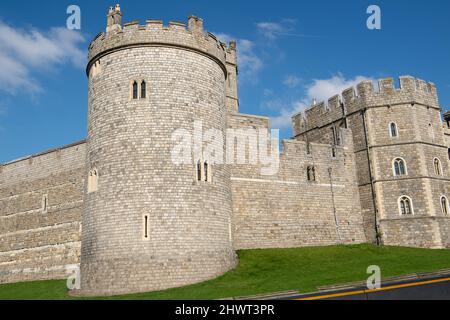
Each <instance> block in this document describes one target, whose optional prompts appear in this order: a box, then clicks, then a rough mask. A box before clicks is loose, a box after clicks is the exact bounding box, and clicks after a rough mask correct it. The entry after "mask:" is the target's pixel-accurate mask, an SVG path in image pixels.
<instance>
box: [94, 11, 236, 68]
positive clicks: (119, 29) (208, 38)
mask: <svg viewBox="0 0 450 320" xmlns="http://www.w3.org/2000/svg"><path fill="white" fill-rule="evenodd" d="M110 10H111V9H110ZM119 10H120V8H119ZM112 14H114V10H113V11H112V13H111V12H110V13H109V15H108V27H107V31H106V33H100V34H99V35H97V36H96V38H95V39H94V40H93V41H92V43H91V44H90V46H89V54H88V61H89V63H88V66H87V73H88V74H89V69H90V67H91V65H92V64H93V63H94V62H95V61H96V60H98V59H99V58H101V57H102V56H103V55H105V54H107V53H109V52H111V51H117V50H123V49H126V48H130V47H138V46H171V47H180V48H182V49H185V50H193V51H198V52H199V53H202V54H205V55H207V56H209V57H211V58H212V59H214V60H216V61H217V62H218V63H219V64H220V65H221V66H222V68H223V69H224V72H225V73H226V63H227V62H228V63H235V62H236V42H231V43H230V44H229V45H228V46H227V45H226V44H224V43H222V42H220V41H219V40H218V39H217V37H216V36H215V35H214V34H212V33H210V32H207V31H206V30H205V29H204V25H203V20H202V19H201V18H198V17H195V16H190V17H189V19H188V23H187V24H185V23H181V22H176V21H170V22H169V24H168V25H164V23H163V21H161V20H147V21H146V23H145V25H140V23H139V21H132V22H128V23H125V24H124V25H123V26H122V25H121V24H117V23H115V22H114V21H113V20H114V19H113V18H112V16H111V15H112ZM110 16H111V18H110ZM109 19H111V22H110V20H109ZM119 21H120V22H121V16H120V19H119ZM114 23H115V24H114Z"/></svg>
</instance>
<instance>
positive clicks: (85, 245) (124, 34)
mask: <svg viewBox="0 0 450 320" xmlns="http://www.w3.org/2000/svg"><path fill="white" fill-rule="evenodd" d="M121 18H122V13H121V12H120V7H118V6H117V7H116V8H115V9H113V8H111V9H110V11H109V14H108V23H107V32H106V33H101V34H100V35H99V36H97V38H96V39H95V40H94V41H93V42H92V44H91V45H90V48H89V63H88V66H87V72H88V75H89V115H88V124H89V128H88V139H87V156H86V167H87V169H86V170H87V172H86V175H87V176H88V177H89V178H88V179H87V183H86V186H85V203H84V210H83V214H82V226H83V227H82V249H81V251H82V253H81V290H80V292H79V293H80V294H83V295H101V294H106V295H109V294H122V293H130V292H144V291H154V290H162V289H167V288H171V287H178V286H183V285H187V284H192V283H196V282H201V281H204V280H208V279H211V278H214V277H217V276H219V275H221V274H223V273H225V272H227V271H228V270H230V269H232V268H234V267H235V266H236V264H237V257H236V254H235V252H234V250H233V246H232V240H231V239H232V238H231V211H232V206H231V190H230V172H229V170H230V169H229V168H227V167H226V166H225V165H220V164H206V165H205V163H206V161H205V160H207V159H202V158H201V156H199V159H194V155H193V161H192V163H190V164H183V165H177V164H175V163H174V162H173V161H172V159H171V152H172V150H173V148H174V145H175V142H174V141H172V135H173V133H174V132H175V131H176V130H177V129H186V130H188V131H191V132H193V131H194V130H193V128H194V121H201V122H202V126H203V131H206V130H207V129H209V128H214V129H218V130H220V131H222V132H223V133H224V136H225V130H226V127H227V118H228V113H229V111H228V108H227V102H226V101H227V96H230V97H231V98H234V97H235V95H237V93H233V94H231V95H228V94H227V91H228V89H227V88H229V87H230V86H232V84H233V83H232V82H231V81H229V79H228V75H229V74H230V73H231V75H234V74H233V68H232V67H233V66H232V65H230V63H232V62H233V61H234V62H235V53H234V50H235V45H234V44H233V45H230V47H226V46H225V45H224V44H222V43H220V42H219V41H218V40H217V39H216V38H215V37H214V36H213V35H212V34H208V33H206V32H205V31H204V29H203V21H202V20H201V19H199V18H196V17H190V18H189V25H188V26H185V25H183V24H181V23H176V22H170V23H169V25H168V26H163V23H162V22H161V21H155V20H149V21H147V22H146V25H145V26H141V25H139V24H138V22H132V23H128V24H125V25H124V26H123V27H122V25H121V24H120V22H121ZM227 56H230V58H228V59H229V60H228V63H227ZM234 79H235V75H234ZM227 83H228V84H227ZM234 101H237V99H236V100H234ZM228 105H233V108H234V109H236V110H235V111H237V107H236V105H237V104H232V103H229V104H228ZM192 153H194V152H192ZM197 163H199V164H201V167H202V170H201V174H200V175H199V176H198V175H197V171H196V170H197ZM199 180H201V181H199Z"/></svg>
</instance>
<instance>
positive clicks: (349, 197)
mask: <svg viewBox="0 0 450 320" xmlns="http://www.w3.org/2000/svg"><path fill="white" fill-rule="evenodd" d="M249 126H251V127H260V128H267V127H268V120H267V119H264V118H261V117H253V116H247V115H242V114H235V115H233V116H232V118H231V119H230V127H232V128H235V129H236V128H248V127H249ZM343 136H344V140H345V141H346V142H347V143H346V144H345V146H343V147H338V148H337V149H336V158H332V149H331V146H329V145H321V144H316V143H312V144H311V145H310V150H311V154H309V155H308V154H307V148H306V143H304V142H300V141H295V140H285V141H284V142H283V153H282V155H281V158H280V171H279V173H278V174H277V175H275V176H262V175H261V173H260V168H261V166H259V165H250V164H246V165H234V166H233V168H232V178H231V179H232V192H233V210H234V216H233V240H234V247H235V249H255V248H288V247H302V246H320V245H333V244H339V243H346V244H352V243H362V242H365V241H366V239H365V235H364V230H363V226H362V217H361V213H360V212H361V208H360V204H359V197H358V188H357V184H356V173H355V169H354V168H355V167H354V158H353V157H354V156H353V151H352V149H349V148H350V146H351V145H352V142H351V133H350V132H349V131H346V130H343ZM311 165H313V166H314V167H315V169H316V181H315V182H308V181H307V173H306V172H307V167H308V166H311ZM330 167H331V168H332V184H333V193H332V191H331V183H330V178H329V173H328V169H329V168H330ZM333 196H334V199H333ZM334 210H336V218H337V221H338V225H339V226H338V228H337V227H336V222H335V215H334Z"/></svg>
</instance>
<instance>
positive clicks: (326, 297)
mask: <svg viewBox="0 0 450 320" xmlns="http://www.w3.org/2000/svg"><path fill="white" fill-rule="evenodd" d="M447 281H450V278H444V279H436V280H428V281H422V282H414V283H405V284H398V285H393V286H388V287H384V288H380V289H373V290H358V291H349V292H342V293H334V294H325V295H321V296H315V297H308V298H300V299H295V300H322V299H330V298H337V297H346V296H353V295H357V294H364V293H373V292H380V291H389V290H395V289H401V288H408V287H418V286H423V285H427V284H433V283H441V282H447Z"/></svg>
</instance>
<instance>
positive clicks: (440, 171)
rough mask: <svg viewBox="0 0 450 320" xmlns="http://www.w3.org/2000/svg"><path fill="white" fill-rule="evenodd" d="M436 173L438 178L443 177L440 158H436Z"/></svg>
mask: <svg viewBox="0 0 450 320" xmlns="http://www.w3.org/2000/svg"><path fill="white" fill-rule="evenodd" d="M433 163H434V173H435V174H436V175H437V176H442V165H441V160H439V159H438V158H434V161H433Z"/></svg>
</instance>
